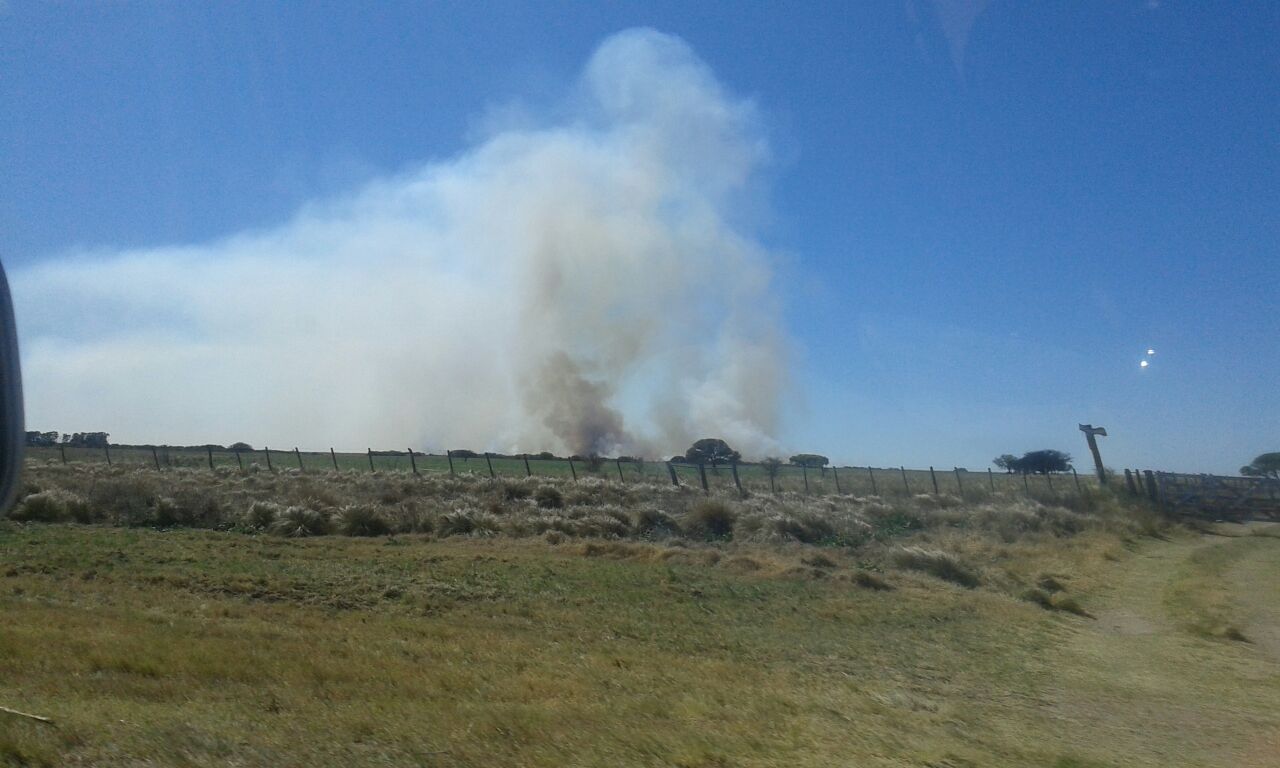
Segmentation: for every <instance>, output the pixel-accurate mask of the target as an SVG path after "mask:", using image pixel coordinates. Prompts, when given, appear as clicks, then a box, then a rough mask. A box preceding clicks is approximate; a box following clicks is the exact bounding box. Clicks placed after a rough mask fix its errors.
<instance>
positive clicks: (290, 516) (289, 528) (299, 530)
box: [271, 507, 330, 538]
mask: <svg viewBox="0 0 1280 768" xmlns="http://www.w3.org/2000/svg"><path fill="white" fill-rule="evenodd" d="M329 530H330V525H329V518H328V517H326V516H325V515H323V514H322V513H320V512H317V511H315V510H314V509H310V508H308V507H289V508H288V509H286V510H285V511H284V512H281V513H280V517H279V518H278V519H276V521H275V522H274V523H273V524H272V525H271V531H272V533H276V534H278V535H280V536H289V537H291V538H300V537H303V536H324V535H325V534H327V533H329Z"/></svg>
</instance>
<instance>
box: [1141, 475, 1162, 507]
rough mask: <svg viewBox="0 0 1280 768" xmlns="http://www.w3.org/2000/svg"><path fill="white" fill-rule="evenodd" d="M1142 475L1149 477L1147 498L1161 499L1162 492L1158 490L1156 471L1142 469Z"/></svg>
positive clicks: (1156, 500) (1152, 499)
mask: <svg viewBox="0 0 1280 768" xmlns="http://www.w3.org/2000/svg"><path fill="white" fill-rule="evenodd" d="M1142 476H1143V477H1145V478H1146V479H1147V498H1149V499H1151V501H1153V502H1158V501H1160V493H1159V491H1157V490H1156V473H1154V472H1152V471H1151V470H1149V469H1144V470H1142Z"/></svg>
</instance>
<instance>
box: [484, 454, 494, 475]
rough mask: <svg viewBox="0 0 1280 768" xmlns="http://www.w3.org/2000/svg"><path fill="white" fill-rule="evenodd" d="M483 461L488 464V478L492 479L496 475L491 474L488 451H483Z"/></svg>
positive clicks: (491, 462) (490, 460)
mask: <svg viewBox="0 0 1280 768" xmlns="http://www.w3.org/2000/svg"><path fill="white" fill-rule="evenodd" d="M484 463H485V464H488V465H489V479H490V480H493V479H494V478H496V477H497V475H495V474H493V460H492V459H490V458H489V452H488V451H485V452H484Z"/></svg>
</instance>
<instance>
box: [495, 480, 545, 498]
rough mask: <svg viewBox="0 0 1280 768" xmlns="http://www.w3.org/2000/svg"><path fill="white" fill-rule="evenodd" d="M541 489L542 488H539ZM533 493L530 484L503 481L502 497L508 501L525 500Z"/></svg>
mask: <svg viewBox="0 0 1280 768" xmlns="http://www.w3.org/2000/svg"><path fill="white" fill-rule="evenodd" d="M539 490H541V489H539ZM532 495H533V492H532V491H530V490H529V488H528V486H525V485H523V484H522V483H503V484H502V498H504V499H506V500H507V501H523V500H525V499H527V498H529V497H530V496H532Z"/></svg>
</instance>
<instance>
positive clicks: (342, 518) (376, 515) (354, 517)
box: [333, 504, 391, 536]
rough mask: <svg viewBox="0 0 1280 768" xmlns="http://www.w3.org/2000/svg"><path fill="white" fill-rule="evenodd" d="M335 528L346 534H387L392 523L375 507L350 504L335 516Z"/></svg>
mask: <svg viewBox="0 0 1280 768" xmlns="http://www.w3.org/2000/svg"><path fill="white" fill-rule="evenodd" d="M333 524H334V528H335V529H336V530H337V531H338V532H339V533H341V534H343V535H345V536H385V535H387V534H388V533H391V525H390V524H389V523H388V522H387V520H386V518H384V517H383V516H382V514H381V513H380V512H379V511H378V510H377V509H376V508H374V507H370V506H367V505H364V504H348V505H347V506H345V507H342V508H341V509H339V510H338V513H337V514H336V515H334V516H333Z"/></svg>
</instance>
